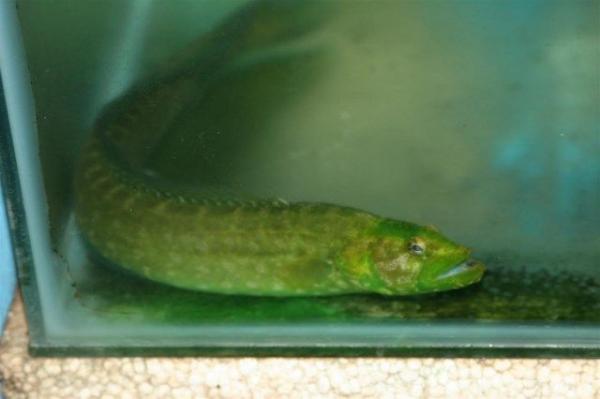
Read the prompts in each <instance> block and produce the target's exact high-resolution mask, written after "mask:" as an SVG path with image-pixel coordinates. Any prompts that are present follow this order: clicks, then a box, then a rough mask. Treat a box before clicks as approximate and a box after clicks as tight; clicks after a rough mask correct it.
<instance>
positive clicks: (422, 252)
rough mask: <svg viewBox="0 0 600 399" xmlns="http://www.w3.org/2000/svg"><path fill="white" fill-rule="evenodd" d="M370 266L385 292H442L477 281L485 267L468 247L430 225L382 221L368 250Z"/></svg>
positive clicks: (391, 293)
mask: <svg viewBox="0 0 600 399" xmlns="http://www.w3.org/2000/svg"><path fill="white" fill-rule="evenodd" d="M368 254H369V263H370V265H371V269H372V270H373V271H374V272H375V273H376V275H377V277H378V280H379V282H380V285H381V289H380V290H379V292H381V293H383V294H388V295H411V294H420V293H430V292H438V291H446V290H452V289H457V288H462V287H466V286H468V285H471V284H474V283H477V282H478V281H479V280H481V278H482V277H483V274H484V272H485V266H484V265H483V264H482V263H481V262H479V261H476V260H473V259H471V250H469V249H468V248H466V247H464V246H462V245H460V244H457V243H455V242H453V241H451V240H450V239H448V238H446V237H445V236H444V235H443V234H442V233H440V232H439V231H437V230H436V229H435V228H432V227H430V226H420V225H417V224H414V223H408V222H400V221H395V220H383V221H381V222H380V223H379V224H378V226H377V227H376V228H375V230H374V231H373V235H372V240H371V242H370V244H369V249H368Z"/></svg>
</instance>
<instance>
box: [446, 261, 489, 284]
mask: <svg viewBox="0 0 600 399" xmlns="http://www.w3.org/2000/svg"><path fill="white" fill-rule="evenodd" d="M484 271H485V266H484V265H483V263H481V262H479V261H477V260H475V259H465V260H464V261H462V262H460V263H458V264H456V265H454V266H452V267H451V268H450V269H448V270H446V271H445V272H444V273H442V274H440V275H439V276H438V277H437V278H436V280H446V279H452V278H455V277H458V276H465V275H473V276H474V277H475V276H479V279H481V277H482V276H483V272H484ZM479 279H478V280H477V281H479ZM473 282H476V281H473Z"/></svg>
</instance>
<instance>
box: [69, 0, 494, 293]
mask: <svg viewBox="0 0 600 399" xmlns="http://www.w3.org/2000/svg"><path fill="white" fill-rule="evenodd" d="M265 4H268V5H269V7H270V8H268V10H267V11H265V10H264V8H263V9H261V8H260V7H258V6H253V8H251V9H250V11H246V13H248V12H250V14H251V16H252V18H258V17H261V16H262V18H267V19H269V18H270V19H272V20H274V21H279V20H280V18H274V17H273V15H276V16H277V15H278V16H279V17H281V16H286V17H287V18H288V19H289V18H291V17H290V15H292V14H293V13H290V11H293V8H290V7H291V5H290V4H293V2H284V3H281V4H285V6H283V9H277V7H274V6H273V5H274V4H280V3H273V2H267V3H265ZM252 13H253V14H252ZM282 13H283V14H282ZM236 18H237V19H236ZM240 18H242V22H243V21H244V20H245V19H244V18H248V17H244V16H243V15H242V17H239V16H238V17H234V21H233V22H226V23H225V24H224V25H223V26H222V27H220V28H219V29H217V32H223V31H225V32H226V33H227V34H226V35H223V34H215V35H213V36H214V37H216V39H215V38H213V39H211V38H210V37H211V36H210V35H209V37H208V39H203V40H201V41H200V44H199V45H196V46H194V50H193V51H194V52H196V54H197V57H196V58H197V59H193V58H192V60H190V59H189V57H182V60H183V61H180V62H179V63H176V65H175V66H172V67H171V68H170V69H167V70H166V72H162V73H159V74H157V75H156V76H154V77H151V78H149V79H148V80H147V81H145V82H142V83H141V84H138V85H137V86H135V87H134V88H132V89H130V90H129V91H128V92H127V93H126V94H125V95H124V96H122V97H121V98H120V99H117V100H116V101H114V102H113V103H112V104H110V105H109V106H108V107H107V108H106V109H105V111H104V112H103V114H102V115H101V117H100V118H99V120H98V123H97V125H96V127H95V131H94V133H93V134H92V137H91V139H90V141H89V143H88V144H87V145H86V147H85V148H84V150H83V153H82V156H81V162H80V165H79V168H78V170H77V176H76V182H75V192H76V215H77V221H78V224H79V226H80V229H81V231H82V234H83V236H84V237H85V239H86V241H87V242H88V243H89V244H90V245H91V246H92V247H93V248H94V250H95V251H97V252H98V253H100V254H101V255H102V257H104V258H105V259H107V260H109V261H110V262H111V263H114V264H116V265H119V266H121V267H123V268H125V269H128V270H130V271H133V272H134V273H136V274H139V275H141V276H144V277H146V278H148V279H151V280H154V281H159V282H163V283H166V284H170V285H173V286H177V287H182V288H188V289H193V290H201V291H207V292H215V293H224V294H245V295H265V296H297V295H336V294H347V293H361V292H362V293H368V292H371V293H380V294H385V295H412V294H417V293H422V292H434V291H442V290H448V289H454V288H460V287H463V286H466V285H469V284H472V283H474V282H477V281H479V279H480V278H481V276H482V274H483V270H484V269H483V266H482V265H481V264H480V263H473V264H470V265H469V267H466V265H465V264H464V262H465V261H466V260H467V259H468V257H469V250H467V249H466V248H464V247H462V246H460V245H457V244H455V243H453V242H451V241H450V240H448V239H446V238H445V237H443V236H442V235H441V234H439V233H438V232H437V231H435V230H434V229H431V228H427V227H421V226H417V225H414V224H411V223H406V222H399V221H393V220H388V219H383V218H380V217H378V216H375V215H372V214H370V213H367V212H364V211H361V210H356V209H351V208H346V207H341V206H336V205H330V204H320V203H293V204H287V203H285V202H284V201H281V200H254V201H253V200H239V199H237V200H232V199H217V198H215V197H214V196H210V197H209V196H205V195H202V194H199V192H201V191H198V192H194V190H193V189H192V190H180V189H176V188H173V187H170V186H169V185H168V183H167V184H165V182H160V181H159V180H158V179H156V178H154V177H152V176H148V175H145V174H144V168H145V167H146V165H147V160H148V159H149V158H151V157H152V154H153V152H154V151H155V150H156V148H160V143H161V139H162V138H163V137H165V136H166V135H168V134H169V130H170V128H171V126H173V125H174V123H175V121H180V120H182V118H185V115H186V112H187V113H189V112H198V111H197V110H195V109H194V108H193V106H190V104H194V101H195V99H197V98H198V97H199V96H201V95H202V90H203V88H204V87H205V84H206V81H207V80H209V79H211V78H214V77H215V76H217V75H218V74H219V73H224V72H223V71H226V70H227V68H230V67H231V66H232V65H235V64H236V62H237V60H238V58H239V56H240V54H242V55H245V56H247V55H248V53H250V55H252V52H253V51H254V52H256V51H259V52H260V51H263V50H257V48H259V49H260V48H261V46H263V47H265V46H266V47H268V46H269V45H270V44H272V42H277V43H279V41H280V40H282V38H284V39H286V40H291V39H290V35H291V33H290V32H288V33H285V32H284V33H285V34H283V33H282V29H284V28H290V27H293V29H292V31H293V32H298V31H302V29H298V26H297V21H296V24H293V23H290V24H288V25H285V24H280V26H276V27H275V28H273V29H270V30H269V29H265V28H264V26H263V25H260V24H245V25H247V28H248V29H246V30H243V29H242V30H241V32H240V34H239V35H238V36H236V35H234V34H232V33H231V32H230V31H231V30H232V29H235V30H240V29H241V28H240V26H245V25H244V24H243V23H240ZM252 18H251V19H252ZM288 22H290V21H288ZM257 27H258V28H257ZM293 32H292V33H293ZM291 36H292V37H293V35H291ZM223 37H225V38H223ZM236 37H238V40H235V38H236ZM223 41H227V43H226V44H227V45H225V46H224V45H223ZM292 47H293V46H292ZM302 51H307V50H306V49H305V48H304V47H303V50H302ZM263 52H264V51H263ZM216 71H219V72H216ZM190 110H191V111H190ZM415 242H418V243H420V244H421V245H422V246H423V247H425V251H424V252H423V253H419V254H416V253H413V252H411V250H410V247H411V244H414V243H415ZM451 270H455V272H453V273H451V274H450V275H447V276H445V274H446V273H447V272H449V271H451Z"/></svg>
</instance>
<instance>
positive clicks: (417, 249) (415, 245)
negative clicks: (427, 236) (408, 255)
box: [408, 239, 425, 255]
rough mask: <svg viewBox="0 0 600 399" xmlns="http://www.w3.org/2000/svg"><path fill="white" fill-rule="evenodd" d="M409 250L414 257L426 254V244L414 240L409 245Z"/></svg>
mask: <svg viewBox="0 0 600 399" xmlns="http://www.w3.org/2000/svg"><path fill="white" fill-rule="evenodd" d="M408 250H409V251H410V252H412V253H413V254H414V255H423V254H424V253H425V243H424V242H423V241H421V240H418V239H416V240H413V241H411V242H410V244H409V245H408Z"/></svg>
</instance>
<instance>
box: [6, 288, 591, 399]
mask: <svg viewBox="0 0 600 399" xmlns="http://www.w3.org/2000/svg"><path fill="white" fill-rule="evenodd" d="M26 346H27V327H26V324H25V318H24V314H23V305H22V302H21V300H20V298H17V300H16V301H15V303H14V305H13V309H12V312H11V316H10V319H9V322H8V326H7V330H6V331H5V334H4V338H3V339H2V342H1V343H0V381H2V383H3V385H4V393H5V396H6V399H20V398H27V399H29V398H31V399H35V398H43V399H53V398H61V399H62V398H69V399H71V398H102V399H105V398H106V399H108V398H115V399H116V398H123V399H127V398H236V399H237V398H283V397H285V398H305V397H306V398H317V397H318V398H337V397H348V398H465V397H473V398H507V397H508V398H511V399H517V398H560V399H563V398H576V399H594V398H600V360H576V359H568V360H567V359H565V360H548V359H539V360H536V359H510V360H508V359H452V360H450V359H429V358H420V359H390V358H387V359H373V358H358V359H357V358H353V359H346V358H329V359H293V358H259V359H255V358H226V359H224V358H62V359H52V358H31V357H29V356H28V355H27V347H26Z"/></svg>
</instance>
